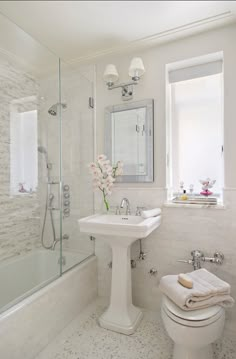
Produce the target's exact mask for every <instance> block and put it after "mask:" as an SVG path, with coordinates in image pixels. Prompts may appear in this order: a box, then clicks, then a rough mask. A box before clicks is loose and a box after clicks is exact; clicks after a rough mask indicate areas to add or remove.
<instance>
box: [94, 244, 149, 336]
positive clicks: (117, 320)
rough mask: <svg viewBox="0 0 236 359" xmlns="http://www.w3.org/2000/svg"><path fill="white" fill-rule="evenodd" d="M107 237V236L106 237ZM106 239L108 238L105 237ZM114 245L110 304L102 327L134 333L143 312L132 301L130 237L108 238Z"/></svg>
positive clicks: (112, 245)
mask: <svg viewBox="0 0 236 359" xmlns="http://www.w3.org/2000/svg"><path fill="white" fill-rule="evenodd" d="M104 239H105V238H104ZM105 240H106V239H105ZM106 242H107V243H109V244H110V245H111V247H112V257H113V258H112V282H111V297H110V305H109V307H108V309H107V310H106V312H105V313H104V314H103V315H102V316H101V317H100V319H99V323H100V325H101V327H103V328H106V329H110V330H113V331H115V332H118V333H122V334H127V335H129V334H133V333H134V332H135V330H136V328H137V326H138V324H139V322H140V320H141V318H142V312H141V310H140V309H139V308H137V307H135V306H134V305H133V303H132V287H131V265H130V246H131V243H132V242H131V239H130V238H122V239H121V238H119V240H118V241H115V240H114V237H113V238H112V243H111V242H109V238H107V240H106Z"/></svg>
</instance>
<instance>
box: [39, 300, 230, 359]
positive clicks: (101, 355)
mask: <svg viewBox="0 0 236 359" xmlns="http://www.w3.org/2000/svg"><path fill="white" fill-rule="evenodd" d="M104 308H105V305H104V303H103V302H101V300H97V301H96V302H94V303H92V304H91V305H89V306H88V307H87V308H86V310H85V311H84V312H83V313H82V314H80V315H79V316H78V317H77V318H76V319H74V320H73V321H72V322H71V323H70V324H69V325H68V326H67V327H66V328H65V329H64V330H63V331H62V332H61V333H60V334H59V335H58V336H57V337H56V338H55V340H54V341H53V342H52V343H50V344H49V345H48V346H47V347H46V348H45V349H44V350H43V351H42V352H41V353H40V354H39V355H37V356H36V357H35V359H143V358H145V359H171V358H172V355H171V353H172V348H173V345H172V342H171V340H170V339H169V338H168V336H167V334H166V333H165V331H164V328H163V325H162V322H161V318H160V315H158V314H157V313H156V312H150V311H144V318H143V320H142V322H141V323H140V326H139V328H138V329H137V331H136V333H134V334H133V335H131V336H126V335H122V334H118V333H114V332H111V331H108V330H106V329H102V328H100V327H99V326H98V324H97V320H98V318H99V316H100V315H101V314H102V312H103V311H104ZM214 359H236V341H235V342H233V341H232V340H229V339H226V338H223V339H222V341H220V342H218V343H216V344H215V345H214Z"/></svg>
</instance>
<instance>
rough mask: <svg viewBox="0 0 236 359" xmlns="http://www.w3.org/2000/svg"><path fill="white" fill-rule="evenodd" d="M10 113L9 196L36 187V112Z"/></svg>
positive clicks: (13, 109) (14, 110)
mask: <svg viewBox="0 0 236 359" xmlns="http://www.w3.org/2000/svg"><path fill="white" fill-rule="evenodd" d="M16 107H18V106H16V105H14V106H12V111H11V155H10V158H11V194H12V195H16V194H24V193H31V192H34V191H36V189H37V186H38V152H37V141H38V138H37V111H36V110H30V111H18V110H16Z"/></svg>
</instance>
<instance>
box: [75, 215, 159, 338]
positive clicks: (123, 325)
mask: <svg viewBox="0 0 236 359" xmlns="http://www.w3.org/2000/svg"><path fill="white" fill-rule="evenodd" d="M160 222H161V216H158V217H151V218H148V219H143V218H142V217H140V216H125V215H124V216H119V215H102V214H96V215H93V216H89V217H86V218H82V219H80V220H79V226H80V231H81V232H85V233H90V234H94V235H100V236H101V237H102V239H103V240H104V241H105V242H107V243H108V244H109V245H110V246H111V248H112V283H111V297H110V305H109V307H108V309H107V310H106V311H105V313H104V314H103V315H102V316H101V317H100V319H99V323H100V325H101V326H102V327H103V328H106V329H110V330H113V331H116V332H119V333H123V334H127V335H129V334H132V333H134V332H135V330H136V328H137V326H138V324H139V322H140V320H141V318H142V312H141V310H140V309H139V308H137V307H135V306H134V305H133V304H132V290H131V266H130V248H131V244H132V243H133V242H135V241H136V240H137V239H139V238H146V237H147V236H148V235H149V234H150V233H151V232H152V231H154V230H155V229H156V228H157V227H159V225H160Z"/></svg>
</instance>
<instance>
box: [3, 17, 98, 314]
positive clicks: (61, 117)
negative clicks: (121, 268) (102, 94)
mask: <svg viewBox="0 0 236 359" xmlns="http://www.w3.org/2000/svg"><path fill="white" fill-rule="evenodd" d="M92 97H93V68H92V67H86V68H83V69H81V68H80V69H79V68H73V69H72V67H71V66H69V65H67V64H64V63H63V62H62V61H61V60H60V59H59V58H58V57H57V56H56V55H54V54H53V53H51V52H50V51H49V50H47V49H45V48H44V47H43V46H42V45H41V44H39V43H38V42H37V41H36V40H34V39H33V38H32V37H31V36H29V35H28V34H27V33H25V32H24V31H23V30H22V29H20V28H19V27H17V26H16V25H15V24H13V23H12V22H11V21H10V20H9V19H7V18H5V17H4V16H3V15H1V14H0V104H1V106H0V166H1V171H0V286H1V292H0V312H3V311H4V310H6V309H8V308H10V307H11V306H12V305H14V304H16V303H18V302H19V301H20V300H22V299H24V298H25V297H26V296H28V295H30V294H32V293H33V292H35V291H37V290H39V289H40V288H42V287H43V286H45V285H46V284H48V283H50V282H52V281H53V280H55V279H57V278H58V277H59V276H61V275H62V274H63V273H64V272H65V271H67V270H69V269H71V268H72V267H73V266H75V265H77V264H79V263H81V262H82V261H84V260H86V259H87V258H88V257H90V256H92V255H93V254H94V243H93V241H91V240H90V238H89V237H88V236H85V235H83V234H82V233H80V232H79V227H78V222H77V221H78V219H79V218H81V217H83V216H86V215H89V214H91V213H93V206H94V204H93V193H92V185H91V181H90V178H89V174H88V169H87V164H88V163H89V162H91V161H93V155H94V148H93V143H94V110H93V108H92V107H91V106H89V103H90V104H91V103H92V101H91V100H90V101H89V98H92Z"/></svg>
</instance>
